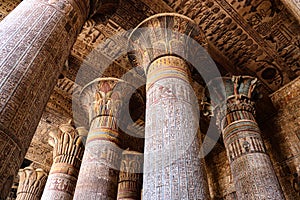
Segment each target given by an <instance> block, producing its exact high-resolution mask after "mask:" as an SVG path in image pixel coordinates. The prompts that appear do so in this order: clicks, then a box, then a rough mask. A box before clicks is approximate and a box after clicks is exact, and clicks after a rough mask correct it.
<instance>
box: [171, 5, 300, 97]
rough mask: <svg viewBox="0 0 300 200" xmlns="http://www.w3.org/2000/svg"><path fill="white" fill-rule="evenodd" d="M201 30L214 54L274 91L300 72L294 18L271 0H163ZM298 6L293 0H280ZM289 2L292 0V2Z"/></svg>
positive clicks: (223, 61) (296, 26)
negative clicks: (193, 21)
mask: <svg viewBox="0 0 300 200" xmlns="http://www.w3.org/2000/svg"><path fill="white" fill-rule="evenodd" d="M165 1H166V2H167V3H168V4H169V5H170V6H171V7H172V8H173V9H174V10H175V11H176V12H178V13H180V14H184V15H186V16H188V17H190V18H191V19H193V20H195V21H196V23H198V24H199V26H200V27H201V28H202V30H203V31H204V33H205V35H206V37H207V38H208V40H209V42H210V43H211V45H212V50H213V49H215V50H216V51H214V50H213V52H214V54H215V55H217V56H214V57H213V58H214V59H215V60H216V61H218V62H219V63H222V65H224V66H225V67H226V69H227V70H228V71H230V72H233V73H235V74H247V75H252V74H255V75H256V77H258V78H259V79H260V80H261V82H262V83H264V84H265V85H266V86H267V87H268V89H269V91H276V90H277V89H279V88H280V87H282V86H283V85H285V84H286V83H288V82H289V81H290V80H292V79H294V78H296V77H297V76H298V75H299V73H300V61H299V55H300V46H299V42H300V40H299V39H300V38H299V31H300V26H299V22H298V21H297V20H295V18H294V17H293V16H292V15H291V14H290V13H289V12H288V11H287V9H286V8H285V6H283V5H282V3H281V1H277V0H276V1H275V0H255V1H251V0H201V1H194V0H165ZM282 2H284V3H285V4H289V5H291V6H290V7H293V9H294V10H296V9H297V10H298V11H297V14H298V15H299V1H298V0H282ZM292 4H293V5H292Z"/></svg>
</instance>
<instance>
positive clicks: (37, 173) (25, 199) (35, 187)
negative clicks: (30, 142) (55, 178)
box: [16, 166, 47, 200]
mask: <svg viewBox="0 0 300 200" xmlns="http://www.w3.org/2000/svg"><path fill="white" fill-rule="evenodd" d="M18 175H19V178H20V181H19V186H18V191H17V199H16V200H40V199H41V196H42V192H43V189H44V187H45V183H46V180H47V173H46V172H45V171H44V170H43V169H34V168H32V167H31V166H29V167H26V168H24V169H20V170H19V173H18Z"/></svg>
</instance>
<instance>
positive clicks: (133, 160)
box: [117, 150, 144, 200]
mask: <svg viewBox="0 0 300 200" xmlns="http://www.w3.org/2000/svg"><path fill="white" fill-rule="evenodd" d="M143 162H144V156H143V154H142V153H139V152H135V151H128V150H125V151H123V153H122V162H121V167H120V174H119V181H118V182H119V184H118V197H117V199H118V200H140V199H141V189H142V178H143V177H142V172H143Z"/></svg>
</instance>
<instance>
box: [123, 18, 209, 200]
mask: <svg viewBox="0 0 300 200" xmlns="http://www.w3.org/2000/svg"><path fill="white" fill-rule="evenodd" d="M140 28H147V29H140ZM170 30H171V31H170ZM178 33H180V34H182V35H185V36H186V35H188V36H190V37H192V38H193V39H195V40H196V41H199V42H200V43H201V44H205V39H204V38H203V37H202V36H203V34H202V33H201V31H200V30H199V29H198V28H197V26H196V25H195V23H194V22H193V21H192V20H190V19H189V18H187V17H185V16H182V15H178V14H174V13H163V14H158V15H154V16H152V17H150V18H148V19H146V20H145V21H143V22H142V23H141V24H140V25H139V26H138V27H136V29H134V31H133V33H132V35H131V38H130V45H133V49H134V51H133V52H131V53H130V54H129V59H130V60H131V62H132V63H133V64H134V65H135V66H138V67H144V71H145V74H146V78H147V86H146V91H147V102H146V128H145V152H144V177H143V199H145V200H150V199H151V200H158V199H203V200H204V199H209V198H210V197H209V192H208V185H207V179H206V173H205V164H204V161H203V159H201V157H200V154H201V153H200V143H201V140H200V137H199V129H198V128H199V126H198V124H199V113H198V112H197V108H198V104H197V99H196V96H195V93H194V91H193V88H192V86H191V85H190V72H189V66H188V64H187V63H186V61H185V60H183V59H182V58H180V57H179V55H180V56H183V55H189V53H190V52H192V51H193V49H189V48H188V45H185V44H186V39H187V38H186V37H180V36H179V35H180V34H178Z"/></svg>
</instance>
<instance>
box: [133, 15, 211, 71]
mask: <svg viewBox="0 0 300 200" xmlns="http://www.w3.org/2000/svg"><path fill="white" fill-rule="evenodd" d="M192 43H199V44H200V45H202V46H204V47H207V41H206V39H205V36H204V33H203V32H202V31H201V29H200V28H199V27H198V25H197V24H196V23H195V22H194V21H193V20H191V19H190V18H188V17H186V16H184V15H180V14H177V13H160V14H156V15H153V16H151V17H149V18H147V19H146V20H144V21H143V22H141V23H140V24H139V25H138V26H137V27H136V28H135V29H134V30H133V31H132V33H131V35H130V37H129V46H128V48H129V52H130V53H128V57H129V60H130V62H131V63H132V64H133V65H134V66H135V67H142V68H143V69H144V70H145V73H146V74H147V71H148V66H149V65H150V64H151V62H153V61H154V60H156V59H157V58H159V57H162V56H164V55H174V56H179V57H181V58H184V59H188V58H190V57H191V56H193V55H194V54H195V51H197V49H193V48H191V45H190V44H192Z"/></svg>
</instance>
